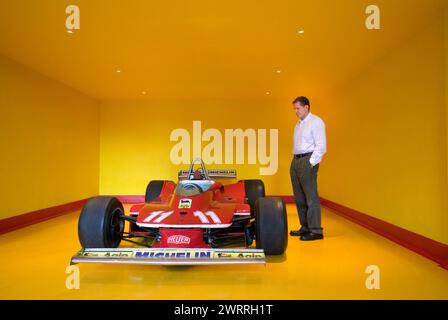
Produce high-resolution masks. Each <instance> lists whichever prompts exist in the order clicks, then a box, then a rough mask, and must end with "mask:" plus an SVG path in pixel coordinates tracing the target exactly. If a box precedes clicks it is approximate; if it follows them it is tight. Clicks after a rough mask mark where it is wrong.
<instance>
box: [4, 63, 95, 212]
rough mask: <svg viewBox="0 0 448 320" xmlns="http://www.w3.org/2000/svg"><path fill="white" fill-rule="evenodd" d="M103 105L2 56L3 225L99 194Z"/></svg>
mask: <svg viewBox="0 0 448 320" xmlns="http://www.w3.org/2000/svg"><path fill="white" fill-rule="evenodd" d="M98 143H99V105H98V103H97V102H96V101H95V100H93V99H91V98H88V97H86V96H84V95H82V94H80V93H78V92H76V91H74V90H72V89H70V88H68V87H67V86H65V85H62V84H60V83H58V82H55V81H53V80H50V79H48V78H46V77H44V76H42V75H40V74H38V73H36V72H34V71H32V70H30V69H27V68H25V67H23V66H21V65H19V64H17V63H15V62H13V61H11V60H8V59H6V58H4V57H2V56H0V149H1V157H0V176H1V180H2V183H1V185H0V195H1V201H0V219H3V218H7V217H10V216H14V215H18V214H22V213H26V212H30V211H34V210H38V209H43V208H47V207H51V206H55V205H60V204H64V203H67V202H71V201H76V200H80V199H84V198H87V197H90V196H94V195H97V194H98V180H99V178H98V172H99V145H98Z"/></svg>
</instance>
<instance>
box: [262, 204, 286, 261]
mask: <svg viewBox="0 0 448 320" xmlns="http://www.w3.org/2000/svg"><path fill="white" fill-rule="evenodd" d="M255 229H256V233H255V237H256V244H257V248H258V249H263V250H264V252H265V254H267V255H281V254H283V253H284V252H285V250H286V248H287V246H288V220H287V216H286V207H285V204H284V202H283V200H282V199H281V198H278V197H269V198H260V199H258V200H257V202H256V203H255Z"/></svg>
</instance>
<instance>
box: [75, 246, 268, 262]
mask: <svg viewBox="0 0 448 320" xmlns="http://www.w3.org/2000/svg"><path fill="white" fill-rule="evenodd" d="M76 263H112V264H145V265H212V264H265V263H266V257H265V254H264V251H263V250H262V249H208V248H207V249H196V248H195V249H191V248H91V249H81V250H80V251H79V252H78V253H76V254H75V255H74V256H73V257H72V258H71V260H70V264H76Z"/></svg>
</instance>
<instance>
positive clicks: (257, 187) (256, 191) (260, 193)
mask: <svg viewBox="0 0 448 320" xmlns="http://www.w3.org/2000/svg"><path fill="white" fill-rule="evenodd" d="M244 190H245V192H246V198H247V202H249V205H250V211H251V212H252V214H253V213H254V210H255V202H257V200H258V199H260V198H264V197H265V196H266V192H265V189H264V183H263V181H262V180H244Z"/></svg>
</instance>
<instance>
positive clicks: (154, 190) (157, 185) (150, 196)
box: [145, 180, 165, 202]
mask: <svg viewBox="0 0 448 320" xmlns="http://www.w3.org/2000/svg"><path fill="white" fill-rule="evenodd" d="M164 183H165V181H164V180H152V181H150V182H149V183H148V186H147V187H146V193H145V202H151V201H152V200H154V199H155V198H157V197H158V196H160V193H161V192H162V189H163V184H164Z"/></svg>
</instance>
